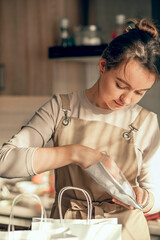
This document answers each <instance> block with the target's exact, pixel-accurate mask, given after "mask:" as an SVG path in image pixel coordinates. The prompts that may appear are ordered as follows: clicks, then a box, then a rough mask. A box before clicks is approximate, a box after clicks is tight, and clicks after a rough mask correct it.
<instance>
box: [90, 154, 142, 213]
mask: <svg viewBox="0 0 160 240" xmlns="http://www.w3.org/2000/svg"><path fill="white" fill-rule="evenodd" d="M85 171H86V172H87V173H88V174H89V175H90V176H91V177H92V178H93V179H94V180H95V181H96V182H97V183H98V184H99V185H100V186H101V187H102V188H103V189H104V190H105V191H106V192H107V193H108V194H110V195H111V196H112V197H114V198H116V199H118V200H119V201H121V202H123V203H125V204H127V205H130V206H133V207H134V208H137V209H140V210H142V209H143V208H142V207H141V206H140V205H139V204H138V203H137V201H136V195H135V192H134V191H133V188H132V187H131V185H130V183H129V182H128V181H127V179H126V178H125V176H124V174H123V173H122V171H121V170H120V169H119V168H118V166H117V164H116V163H115V162H114V161H113V160H111V158H110V157H109V156H106V157H105V160H104V161H102V162H98V163H96V164H94V165H92V166H90V167H88V168H86V169H85Z"/></svg>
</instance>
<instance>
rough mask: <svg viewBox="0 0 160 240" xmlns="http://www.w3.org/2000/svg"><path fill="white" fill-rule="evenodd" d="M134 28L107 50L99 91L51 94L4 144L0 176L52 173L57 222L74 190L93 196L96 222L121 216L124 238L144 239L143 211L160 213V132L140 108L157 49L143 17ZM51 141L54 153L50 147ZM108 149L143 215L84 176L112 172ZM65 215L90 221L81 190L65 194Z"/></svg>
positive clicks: (159, 62)
mask: <svg viewBox="0 0 160 240" xmlns="http://www.w3.org/2000/svg"><path fill="white" fill-rule="evenodd" d="M134 23H135V28H133V29H128V32H126V33H124V34H123V35H121V36H118V37H117V38H115V39H114V40H113V41H112V42H111V43H110V44H109V45H108V47H107V48H106V49H105V50H104V52H103V54H102V58H101V59H100V61H99V65H98V66H99V73H100V76H99V79H98V81H97V82H96V83H95V84H94V86H92V87H91V88H90V89H87V90H85V91H77V92H74V93H71V94H68V95H54V96H53V98H52V99H51V100H49V101H48V102H47V103H46V104H44V105H43V106H42V107H41V108H40V109H39V110H38V111H37V112H36V114H35V115H34V116H33V118H32V119H31V120H30V121H29V123H28V124H27V125H26V126H24V127H23V128H22V129H21V131H20V132H19V133H18V134H17V135H15V136H14V137H13V138H12V139H11V140H10V141H9V142H7V143H5V144H4V145H3V146H2V148H1V154H0V159H1V162H0V164H1V167H0V175H1V176H2V177H9V178H10V177H22V176H23V177H24V176H28V175H34V174H36V173H41V172H44V171H48V170H52V169H55V179H56V180H55V188H56V197H55V203H54V205H53V208H52V213H51V216H52V217H53V218H58V217H59V214H58V208H57V195H58V192H59V191H60V189H61V188H63V187H64V186H69V185H73V186H76V187H81V188H83V189H86V190H87V191H88V192H89V194H90V195H91V198H92V203H93V218H103V217H118V221H119V223H122V225H123V234H122V236H123V237H122V239H126V240H129V239H140V240H143V239H144V240H147V239H150V236H149V231H148V227H147V223H146V220H145V217H144V213H154V212H157V211H159V210H160V202H159V199H160V193H159V185H158V184H159V183H160V181H159V178H160V177H159V174H158V171H157V168H158V167H159V166H160V163H159V162H160V161H159V158H160V134H159V126H158V121H157V116H156V114H154V113H153V112H149V111H147V110H145V109H143V108H142V107H141V106H139V105H137V103H138V102H139V101H140V100H141V98H142V97H143V96H144V95H145V93H146V92H147V91H148V90H149V89H151V88H152V86H153V85H154V83H155V82H156V81H157V79H158V77H159V72H160V45H159V41H158V32H157V30H156V28H155V26H154V25H153V24H152V23H150V22H148V21H147V20H146V19H142V20H141V21H139V22H138V21H134ZM50 139H52V140H53V143H54V147H52V148H46V147H45V144H46V143H47V142H48V141H49V140H50ZM104 151H105V152H107V153H109V155H110V159H111V160H112V161H114V162H115V163H116V164H117V165H118V167H119V168H120V169H121V171H122V172H123V173H124V175H125V177H126V178H127V180H128V181H129V182H130V184H131V185H132V187H133V189H134V191H135V193H136V199H137V202H138V203H139V204H141V205H142V206H143V207H144V208H143V211H140V210H138V209H133V207H131V206H126V205H124V204H123V203H121V202H120V201H118V200H116V199H113V198H112V197H111V196H109V194H107V193H106V192H104V190H103V189H102V188H101V187H100V186H99V185H98V184H97V183H95V182H94V180H93V179H92V178H91V177H90V176H89V175H88V174H87V173H86V172H85V171H84V169H85V168H87V167H89V166H90V165H92V164H95V163H96V162H99V161H103V163H104V165H106V166H107V163H108V161H107V158H106V160H105V159H104V157H105V155H104V153H103V152H104ZM14 163H15V164H14ZM63 214H64V216H65V218H68V217H70V218H85V217H86V201H85V199H84V196H83V195H82V194H81V193H80V192H75V191H70V192H67V193H66V194H65V198H64V200H63ZM138 229H139V230H138Z"/></svg>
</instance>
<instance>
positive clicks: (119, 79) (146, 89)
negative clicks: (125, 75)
mask: <svg viewBox="0 0 160 240" xmlns="http://www.w3.org/2000/svg"><path fill="white" fill-rule="evenodd" d="M117 80H118V81H120V82H122V83H124V84H126V85H127V86H128V87H130V88H132V86H131V85H130V84H129V83H127V82H126V81H124V80H123V79H121V78H119V77H117ZM150 89H151V87H150V88H145V89H139V90H138V91H148V90H150Z"/></svg>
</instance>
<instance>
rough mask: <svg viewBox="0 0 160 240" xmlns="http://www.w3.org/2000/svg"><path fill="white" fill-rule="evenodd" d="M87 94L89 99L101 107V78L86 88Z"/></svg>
mask: <svg viewBox="0 0 160 240" xmlns="http://www.w3.org/2000/svg"><path fill="white" fill-rule="evenodd" d="M86 95H87V98H88V99H89V101H90V102H91V103H92V104H93V105H95V106H98V107H99V103H98V102H99V101H98V99H99V80H98V81H97V82H96V83H95V84H94V85H93V86H92V87H91V88H89V89H87V90H86Z"/></svg>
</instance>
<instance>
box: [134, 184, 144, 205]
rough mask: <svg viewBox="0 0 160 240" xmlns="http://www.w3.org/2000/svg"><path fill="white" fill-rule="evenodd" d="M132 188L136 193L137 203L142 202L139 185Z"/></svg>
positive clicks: (141, 190) (141, 191) (141, 192)
mask: <svg viewBox="0 0 160 240" xmlns="http://www.w3.org/2000/svg"><path fill="white" fill-rule="evenodd" d="M133 190H134V192H135V194H136V201H137V203H138V204H142V201H143V189H142V188H139V187H133Z"/></svg>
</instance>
